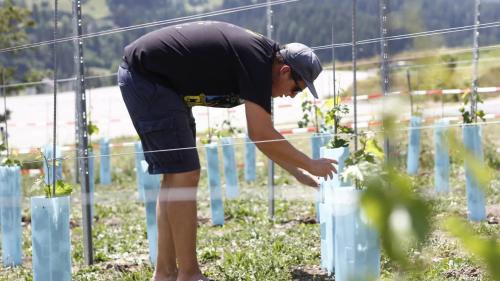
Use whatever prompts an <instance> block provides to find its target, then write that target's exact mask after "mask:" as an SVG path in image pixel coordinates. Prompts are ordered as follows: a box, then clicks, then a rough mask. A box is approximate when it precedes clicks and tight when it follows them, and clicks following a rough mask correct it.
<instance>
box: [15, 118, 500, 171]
mask: <svg viewBox="0 0 500 281" xmlns="http://www.w3.org/2000/svg"><path fill="white" fill-rule="evenodd" d="M497 124H500V120H497V121H490V122H477V123H467V124H464V123H456V124H449V125H446V126H443V127H444V128H460V127H464V126H485V125H497ZM434 128H436V126H435V125H429V126H419V127H405V128H399V129H397V130H395V131H396V132H406V131H408V130H411V129H421V130H425V129H434ZM303 134H305V135H306V136H302V133H301V134H299V133H298V134H297V135H300V136H296V137H295V136H294V137H287V138H283V139H281V138H280V139H271V140H262V141H251V142H246V141H243V142H237V143H234V144H233V145H235V146H236V145H244V144H247V143H254V144H259V143H271V142H280V141H289V140H304V139H310V133H303ZM318 134H319V135H321V136H326V135H328V134H330V133H329V132H320V133H318ZM367 134H385V130H366V131H361V132H358V136H363V135H367ZM336 135H337V136H346V137H353V136H354V134H347V133H339V134H336ZM233 138H234V139H246V137H237V136H236V137H233ZM218 146H223V145H222V144H218ZM200 148H201V147H198V146H190V147H181V148H172V149H158V150H148V151H144V152H143V153H160V152H171V151H181V150H187V149H200ZM136 154H137V153H136V152H125V153H115V154H106V155H103V156H106V157H112V156H127V155H136ZM96 157H99V156H96V155H94V156H87V157H58V158H56V160H58V161H63V160H74V159H82V158H96ZM48 161H52V159H51V158H49V159H48ZM21 163H22V164H31V163H42V160H32V161H22V162H21Z"/></svg>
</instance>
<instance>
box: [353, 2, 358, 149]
mask: <svg viewBox="0 0 500 281" xmlns="http://www.w3.org/2000/svg"><path fill="white" fill-rule="evenodd" d="M356 9H357V1H356V0H352V103H353V107H354V151H357V150H358V101H357V99H358V98H357V81H356V54H357V52H356V41H357V38H356V37H357V34H356Z"/></svg>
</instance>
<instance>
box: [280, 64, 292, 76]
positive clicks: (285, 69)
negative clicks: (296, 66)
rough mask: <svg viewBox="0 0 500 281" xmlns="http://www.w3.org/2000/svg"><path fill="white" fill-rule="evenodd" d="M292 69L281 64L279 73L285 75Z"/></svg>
mask: <svg viewBox="0 0 500 281" xmlns="http://www.w3.org/2000/svg"><path fill="white" fill-rule="evenodd" d="M291 70H292V69H291V68H290V66H288V65H286V64H283V65H282V66H281V68H280V73H281V74H287V73H288V72H290V71H291Z"/></svg>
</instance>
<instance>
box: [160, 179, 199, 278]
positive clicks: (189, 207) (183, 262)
mask: <svg viewBox="0 0 500 281" xmlns="http://www.w3.org/2000/svg"><path fill="white" fill-rule="evenodd" d="M199 178H200V170H195V171H191V172H185V173H174V174H165V175H164V178H163V183H162V187H163V188H162V191H166V193H167V194H166V196H165V195H162V196H160V197H159V198H160V200H161V201H162V202H161V204H159V207H160V208H162V210H161V212H162V213H163V214H166V217H167V218H168V223H169V227H170V231H171V234H172V236H171V237H172V241H173V245H174V247H175V254H176V257H177V265H178V274H177V281H191V280H196V281H197V280H208V279H207V278H206V277H204V276H203V275H202V273H201V271H200V268H199V265H198V260H197V258H196V231H197V215H196V213H197V208H196V190H197V186H198V181H199ZM165 197H166V199H167V200H162V199H164V198H165ZM158 229H160V228H158ZM159 237H160V236H158V238H159ZM158 254H160V248H158Z"/></svg>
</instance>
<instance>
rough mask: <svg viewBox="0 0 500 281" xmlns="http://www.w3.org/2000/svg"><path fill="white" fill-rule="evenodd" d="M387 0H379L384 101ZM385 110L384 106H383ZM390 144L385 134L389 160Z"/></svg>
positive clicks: (387, 68)
mask: <svg viewBox="0 0 500 281" xmlns="http://www.w3.org/2000/svg"><path fill="white" fill-rule="evenodd" d="M387 1H388V0H379V6H380V38H381V40H380V55H381V58H380V59H381V63H380V73H381V76H382V77H381V78H382V79H381V80H382V85H381V87H382V93H383V94H384V102H385V100H386V97H387V95H388V94H389V67H388V61H387V60H388V43H387V14H388V10H387ZM384 111H385V108H384ZM390 149H391V146H390V143H389V138H388V137H387V135H386V136H385V137H384V153H385V159H386V160H390V155H391V151H390Z"/></svg>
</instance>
